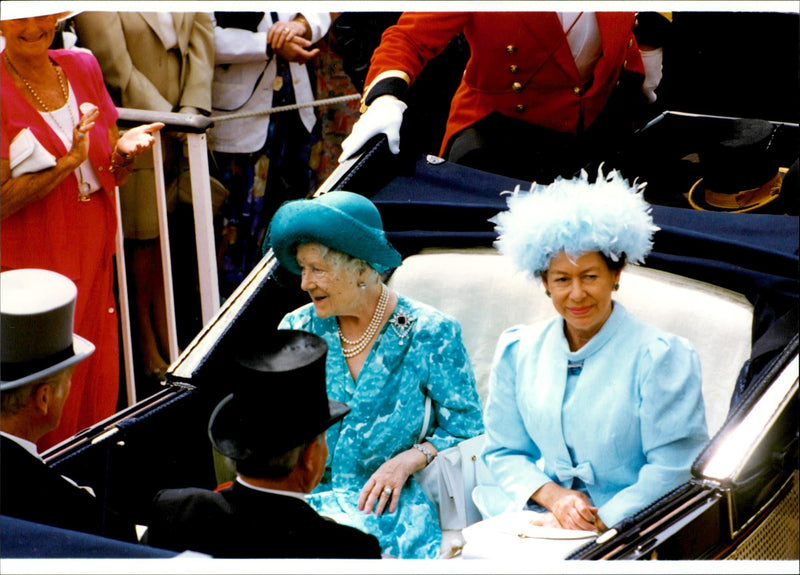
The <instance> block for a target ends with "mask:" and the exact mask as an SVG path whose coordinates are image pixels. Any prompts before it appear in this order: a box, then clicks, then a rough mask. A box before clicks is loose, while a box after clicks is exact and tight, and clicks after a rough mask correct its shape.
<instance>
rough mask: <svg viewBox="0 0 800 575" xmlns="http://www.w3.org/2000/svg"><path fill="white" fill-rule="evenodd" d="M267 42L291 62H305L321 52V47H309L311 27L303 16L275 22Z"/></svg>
mask: <svg viewBox="0 0 800 575" xmlns="http://www.w3.org/2000/svg"><path fill="white" fill-rule="evenodd" d="M267 43H268V44H269V45H270V47H271V48H272V50H274V51H275V53H277V54H278V55H280V56H281V57H283V58H284V59H285V60H287V61H289V62H299V63H301V64H305V63H306V62H308V61H309V60H311V59H312V58H315V57H316V56H317V55H318V54H319V48H314V49H312V50H309V49H308V48H309V47H310V46H311V27H310V26H309V25H308V22H306V20H305V18H302V17H298V18H296V19H294V20H292V21H290V22H276V23H275V24H273V25H272V26H271V27H270V29H269V30H268V31H267Z"/></svg>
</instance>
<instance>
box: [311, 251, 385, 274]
mask: <svg viewBox="0 0 800 575" xmlns="http://www.w3.org/2000/svg"><path fill="white" fill-rule="evenodd" d="M317 245H319V253H320V257H322V259H323V260H325V261H326V262H328V263H329V264H331V265H332V266H333V267H334V269H335V270H336V271H342V272H344V273H346V274H348V275H349V276H351V277H353V278H356V277H357V276H359V275H361V274H362V273H364V272H366V273H367V277H368V279H370V280H372V281H374V282H379V281H380V279H381V274H379V273H378V271H377V270H376V269H375V268H373V267H372V266H371V265H369V264H368V263H367V262H365V261H364V260H362V259H360V258H356V257H353V256H351V255H350V254H346V253H344V252H340V251H339V250H336V249H334V248H329V247H328V246H326V245H324V244H317Z"/></svg>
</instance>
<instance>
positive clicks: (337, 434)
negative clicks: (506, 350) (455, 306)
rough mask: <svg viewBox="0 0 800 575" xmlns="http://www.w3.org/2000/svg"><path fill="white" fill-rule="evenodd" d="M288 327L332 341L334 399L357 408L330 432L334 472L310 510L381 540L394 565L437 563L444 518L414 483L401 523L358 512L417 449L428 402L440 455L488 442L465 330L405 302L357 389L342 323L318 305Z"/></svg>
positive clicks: (392, 516)
mask: <svg viewBox="0 0 800 575" xmlns="http://www.w3.org/2000/svg"><path fill="white" fill-rule="evenodd" d="M279 327H280V328H281V329H299V330H305V331H310V332H312V333H315V334H317V335H319V336H321V337H323V338H324V339H325V341H326V342H327V343H328V358H327V363H326V369H327V380H328V397H329V398H330V399H334V400H337V401H342V402H345V403H347V404H348V405H350V407H351V411H350V413H349V414H348V415H347V416H345V418H344V419H343V420H342V421H341V422H340V423H338V424H336V425H334V426H333V427H331V428H330V429H329V430H328V448H329V451H330V455H329V456H328V462H327V468H326V471H325V475H324V476H323V478H322V482H321V483H320V485H319V486H318V487H317V488H316V489H315V490H314V491H313V492H312V493H311V494H310V495H309V496H308V501H309V503H310V504H311V505H312V506H313V507H314V508H315V509H316V510H317V511H318V512H319V513H321V514H322V515H327V516H329V517H331V518H333V519H335V520H336V521H337V522H339V523H343V524H347V525H352V526H354V527H357V528H359V529H362V530H364V531H366V532H368V533H372V534H373V535H375V536H376V537H378V539H379V540H380V542H381V547H382V549H383V553H384V554H385V555H390V556H393V557H398V558H419V559H425V558H435V557H437V556H438V554H439V546H440V543H441V529H440V527H439V521H438V517H437V515H436V509H435V507H434V505H433V503H431V502H430V501H429V500H428V498H427V497H426V496H425V493H424V492H423V491H422V488H421V487H420V486H419V484H418V483H417V482H416V480H415V479H414V478H413V476H412V477H410V478H409V480H408V481H407V482H406V485H405V486H404V487H403V490H402V492H401V494H400V500H399V503H398V506H397V509H396V510H395V512H394V513H389V512H388V511H384V512H383V513H382V514H381V515H375V514H374V513H373V514H369V515H367V514H365V513H364V512H363V511H359V510H358V495H359V492H360V491H361V488H362V487H363V486H364V484H365V483H366V481H367V480H368V479H369V477H370V476H371V475H372V473H374V472H375V470H376V469H377V468H378V467H379V466H380V465H381V464H383V463H384V462H385V461H387V460H389V459H391V458H392V457H394V456H395V455H397V454H398V453H401V452H402V451H405V450H407V449H409V448H410V447H411V446H412V445H413V444H414V443H416V442H417V440H418V439H419V434H420V431H421V428H422V424H423V419H424V415H425V395H426V394H429V395H430V397H431V399H432V403H433V417H432V418H431V422H430V424H429V427H428V430H427V433H426V436H427V439H428V441H430V442H431V443H432V444H433V445H434V446H435V447H436V449H438V450H442V449H447V448H448V447H452V446H453V445H456V444H457V443H459V442H460V441H462V440H463V439H467V438H469V437H473V436H475V435H478V434H480V433H482V432H483V420H482V416H481V404H480V398H479V397H478V393H477V391H476V390H475V376H474V375H473V372H472V365H471V363H470V360H469V357H468V356H467V352H466V349H465V348H464V344H463V342H462V341H461V327H460V325H459V324H458V322H456V321H455V320H454V319H452V318H450V317H449V316H447V315H445V314H443V313H441V312H440V311H438V310H436V309H434V308H432V307H430V306H428V305H426V304H423V303H420V302H416V301H414V300H411V299H409V298H406V297H404V296H402V295H401V296H399V301H398V304H397V308H396V309H395V311H394V312H393V313H392V315H391V317H390V319H389V321H388V322H387V323H386V325H385V326H384V327H383V329H382V330H381V333H380V334H379V335H378V338H377V340H376V342H375V344H374V345H373V347H372V350H371V351H370V353H369V356H368V357H367V360H366V362H365V363H364V366H363V368H362V369H361V372H360V373H359V375H358V378H357V379H356V380H355V381H353V378H352V376H351V375H350V372H349V370H348V367H347V362H346V360H345V358H344V355H343V354H342V346H341V342H340V341H339V336H338V332H337V328H338V325H337V321H336V318H335V317H329V318H319V317H317V315H316V314H315V312H314V308H313V305H312V304H308V305H306V306H303V307H301V308H299V309H297V310H295V311H293V312H292V313H290V314H287V316H286V317H284V319H283V321H282V322H281V324H280V326H279Z"/></svg>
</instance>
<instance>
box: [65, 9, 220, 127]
mask: <svg viewBox="0 0 800 575" xmlns="http://www.w3.org/2000/svg"><path fill="white" fill-rule="evenodd" d="M172 18H173V21H174V23H175V31H176V36H177V46H176V48H175V49H173V50H167V49H166V47H165V45H164V40H163V39H162V33H161V29H160V26H159V21H158V15H157V14H156V13H155V12H82V13H81V14H78V15H77V16H76V26H77V31H78V38H79V41H80V43H81V45H82V46H84V47H86V48H88V49H89V50H91V51H92V52H93V53H94V55H95V56H96V57H97V60H98V61H99V62H100V67H101V69H102V70H103V77H104V79H105V82H106V84H107V85H108V87H109V91H110V92H111V96H112V98H114V101H115V102H116V103H117V105H119V106H122V107H125V108H138V109H143V110H157V111H161V112H178V111H180V109H181V108H183V107H187V106H188V107H194V108H197V109H198V110H202V111H204V112H211V81H212V79H213V76H214V27H213V25H212V23H211V18H210V16H209V15H208V14H207V13H205V12H197V13H191V12H175V13H172Z"/></svg>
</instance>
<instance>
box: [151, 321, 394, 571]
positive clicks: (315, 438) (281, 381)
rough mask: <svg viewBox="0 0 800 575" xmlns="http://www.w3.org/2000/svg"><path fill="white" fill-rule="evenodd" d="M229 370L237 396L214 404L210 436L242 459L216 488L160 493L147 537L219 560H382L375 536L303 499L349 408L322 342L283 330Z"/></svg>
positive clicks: (228, 454) (223, 451)
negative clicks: (336, 392) (330, 380)
mask: <svg viewBox="0 0 800 575" xmlns="http://www.w3.org/2000/svg"><path fill="white" fill-rule="evenodd" d="M253 346H254V347H253V348H251V349H249V350H245V351H243V352H242V353H240V355H239V356H238V357H237V358H236V360H235V361H234V362H233V365H232V366H231V371H232V373H231V381H233V382H234V384H233V393H231V394H230V395H228V396H227V397H225V398H224V399H223V400H222V401H221V402H220V403H219V404H218V405H217V407H216V408H215V409H214V411H213V413H212V414H211V418H210V420H209V425H208V435H209V438H210V440H211V443H212V444H213V445H214V448H215V449H216V450H217V451H218V452H220V453H221V454H222V455H225V456H226V457H228V458H230V459H232V460H233V461H234V462H235V464H236V472H237V476H236V480H235V481H234V482H233V484H232V485H231V486H230V487H226V488H224V489H221V490H218V491H211V490H208V489H200V488H186V489H167V490H163V491H161V492H159V493H158V494H156V497H155V500H154V503H153V509H152V512H151V519H150V521H149V523H148V531H147V534H146V535H145V539H144V541H146V542H147V543H148V544H149V545H153V546H155V547H162V548H165V549H171V550H174V551H185V550H193V551H199V552H202V553H208V554H210V555H213V556H214V557H229V558H232V557H237V558H257V557H258V558H342V559H344V558H351V559H358V558H364V559H380V557H381V548H380V545H379V543H378V540H377V539H376V538H375V537H374V536H372V535H369V534H367V533H364V532H362V531H359V530H358V529H355V528H353V527H349V526H346V525H340V524H338V523H336V522H335V521H333V520H331V519H329V518H326V517H323V516H321V515H319V514H318V513H317V512H316V511H314V509H312V508H311V506H310V505H308V504H307V503H306V502H305V498H304V496H305V494H306V493H309V492H311V491H312V490H313V489H314V488H315V487H316V486H317V485H318V484H319V482H320V480H321V479H322V475H323V473H325V462H326V460H327V458H328V445H327V442H326V439H325V431H326V430H327V429H328V428H329V427H330V426H332V425H335V424H336V423H338V422H339V421H340V420H341V419H342V418H343V417H344V416H345V415H346V414H347V413H348V412H349V411H350V408H349V407H348V406H347V405H345V404H344V403H340V402H338V401H333V400H329V399H328V395H327V392H326V386H325V358H326V355H327V349H328V346H327V344H326V343H325V340H323V339H322V338H320V337H318V336H316V335H314V334H311V333H307V332H304V331H295V330H278V331H276V332H274V333H273V334H272V335H271V337H268V338H263V339H262V338H259V339H258V340H256V341H255V342H254V343H253Z"/></svg>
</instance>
